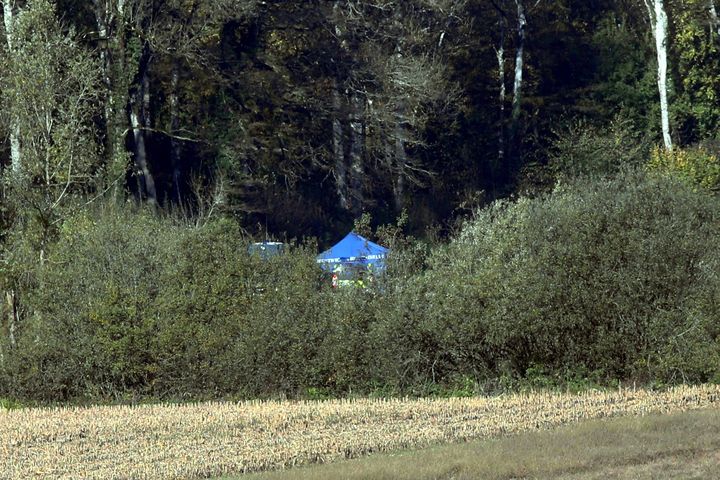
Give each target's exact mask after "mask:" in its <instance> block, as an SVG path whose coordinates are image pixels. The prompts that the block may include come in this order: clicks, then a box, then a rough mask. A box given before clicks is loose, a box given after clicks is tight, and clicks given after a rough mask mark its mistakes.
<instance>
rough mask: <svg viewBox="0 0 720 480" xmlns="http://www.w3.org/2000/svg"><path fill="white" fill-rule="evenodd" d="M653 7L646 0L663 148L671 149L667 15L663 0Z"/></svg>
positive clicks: (657, 1)
mask: <svg viewBox="0 0 720 480" xmlns="http://www.w3.org/2000/svg"><path fill="white" fill-rule="evenodd" d="M653 3H654V5H653V7H654V8H650V5H649V4H648V3H647V1H646V6H647V8H648V11H649V14H650V23H651V25H652V27H653V36H654V37H655V49H656V51H657V62H658V66H657V68H658V71H657V79H658V91H659V93H660V116H661V123H662V134H663V141H664V143H665V148H666V149H667V150H672V148H673V145H672V138H671V137H670V114H669V105H668V91H667V72H668V55H667V47H668V34H667V30H668V17H667V13H666V12H665V5H664V4H663V0H654V2H653Z"/></svg>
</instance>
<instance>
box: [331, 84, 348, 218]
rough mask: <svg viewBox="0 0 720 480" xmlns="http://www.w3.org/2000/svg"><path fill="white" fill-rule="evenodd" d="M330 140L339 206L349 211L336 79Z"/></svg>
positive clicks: (340, 113)
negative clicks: (331, 141)
mask: <svg viewBox="0 0 720 480" xmlns="http://www.w3.org/2000/svg"><path fill="white" fill-rule="evenodd" d="M332 95H333V97H332V140H333V172H334V175H335V185H336V187H337V195H338V199H339V201H340V206H341V207H342V209H343V210H350V194H349V191H348V171H347V170H348V169H347V162H346V159H345V142H344V135H343V127H342V121H341V118H342V116H343V111H344V109H343V107H342V105H343V101H342V96H341V95H340V91H339V90H338V85H337V79H333V92H332Z"/></svg>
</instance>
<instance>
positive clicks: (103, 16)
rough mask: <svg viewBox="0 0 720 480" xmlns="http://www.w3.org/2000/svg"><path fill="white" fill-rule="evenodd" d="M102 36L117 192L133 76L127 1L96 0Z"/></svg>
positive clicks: (111, 171)
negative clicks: (128, 48) (129, 68)
mask: <svg viewBox="0 0 720 480" xmlns="http://www.w3.org/2000/svg"><path fill="white" fill-rule="evenodd" d="M93 5H94V7H95V23H96V24H97V29H98V37H99V53H100V60H101V63H102V69H103V85H104V88H105V92H104V96H103V102H104V111H103V117H104V118H103V120H104V133H105V134H104V146H105V160H106V162H107V165H108V167H109V168H108V178H107V179H106V181H107V182H109V183H115V185H116V186H115V188H114V190H113V191H114V194H115V195H116V196H118V195H120V193H121V192H122V191H123V189H122V184H121V182H120V181H119V180H120V179H121V178H124V176H125V173H126V171H127V148H126V146H125V137H126V132H127V129H128V127H129V126H130V123H129V118H128V116H127V112H126V108H127V106H128V102H129V100H130V99H129V85H130V82H131V79H132V77H131V75H130V74H129V72H128V71H127V69H126V63H127V62H126V58H125V57H126V51H125V37H124V32H125V22H126V18H125V2H124V1H123V0H93Z"/></svg>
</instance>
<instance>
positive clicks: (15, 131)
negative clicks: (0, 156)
mask: <svg viewBox="0 0 720 480" xmlns="http://www.w3.org/2000/svg"><path fill="white" fill-rule="evenodd" d="M14 7H15V2H14V1H10V0H5V1H3V21H4V23H5V40H6V42H7V46H8V51H9V53H10V55H13V49H14V36H13V31H14V29H15V12H14ZM10 122H11V123H10V164H11V171H12V172H13V174H15V175H17V174H19V173H20V170H21V169H22V152H21V149H20V125H19V122H18V121H17V119H14V118H13V119H11V120H10Z"/></svg>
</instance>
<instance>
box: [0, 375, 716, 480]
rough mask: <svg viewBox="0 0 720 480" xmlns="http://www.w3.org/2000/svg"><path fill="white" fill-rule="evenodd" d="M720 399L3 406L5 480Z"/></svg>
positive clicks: (315, 452)
mask: <svg viewBox="0 0 720 480" xmlns="http://www.w3.org/2000/svg"><path fill="white" fill-rule="evenodd" d="M718 406H720V386H717V385H714V386H711V385H707V386H698V387H678V388H675V389H672V390H668V391H664V392H649V391H645V390H632V389H631V390H618V391H613V392H587V393H583V394H580V395H572V394H557V393H533V394H525V395H511V396H510V395H508V396H499V397H474V398H456V399H420V400H397V399H393V400H332V401H324V402H240V403H203V404H190V405H152V406H136V407H91V408H55V409H21V410H11V411H2V410H0V478H2V479H40V478H42V479H54V478H62V479H79V478H83V479H192V478H208V477H213V476H220V475H224V474H236V473H242V472H250V471H258V470H266V469H274V468H284V467H289V466H293V465H297V464H302V463H310V462H326V461H331V460H335V459H339V458H348V457H355V456H358V455H362V454H365V453H369V452H386V451H392V450H398V449H404V448H417V447H423V446H427V445H430V444H436V443H441V442H457V441H464V440H469V439H474V438H483V437H491V436H497V435H505V434H512V433H518V432H522V431H528V430H535V429H546V428H551V427H555V426H559V425H564V424H567V423H572V422H577V421H579V420H582V419H590V418H602V417H615V416H620V415H643V414H649V413H670V412H677V411H685V410H692V409H698V408H709V407H710V408H717V407H718Z"/></svg>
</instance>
